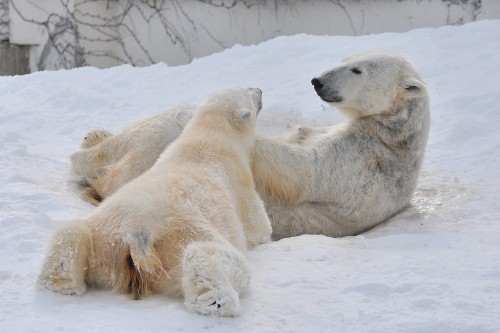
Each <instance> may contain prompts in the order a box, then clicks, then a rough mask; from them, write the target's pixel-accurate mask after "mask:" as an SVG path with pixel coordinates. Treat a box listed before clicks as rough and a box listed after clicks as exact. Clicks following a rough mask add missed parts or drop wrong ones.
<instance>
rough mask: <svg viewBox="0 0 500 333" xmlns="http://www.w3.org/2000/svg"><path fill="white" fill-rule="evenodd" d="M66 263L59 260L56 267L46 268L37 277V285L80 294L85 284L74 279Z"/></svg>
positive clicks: (60, 291)
mask: <svg viewBox="0 0 500 333" xmlns="http://www.w3.org/2000/svg"><path fill="white" fill-rule="evenodd" d="M67 266H68V265H67V264H66V263H64V262H61V263H60V264H59V266H58V267H52V268H47V267H45V269H44V271H43V272H42V274H40V276H39V277H38V286H39V287H40V288H44V289H48V290H51V291H54V292H57V293H60V294H64V295H82V294H83V293H84V292H85V289H86V285H85V283H84V282H83V281H77V279H74V278H73V276H72V275H71V273H70V272H69V270H68V267H67Z"/></svg>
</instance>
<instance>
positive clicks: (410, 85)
mask: <svg viewBox="0 0 500 333" xmlns="http://www.w3.org/2000/svg"><path fill="white" fill-rule="evenodd" d="M402 88H403V90H404V92H405V93H406V96H408V97H418V96H421V95H422V94H423V93H425V91H426V89H427V88H426V87H425V84H424V83H423V82H422V81H420V80H418V79H416V78H414V77H407V78H404V79H403V83H402Z"/></svg>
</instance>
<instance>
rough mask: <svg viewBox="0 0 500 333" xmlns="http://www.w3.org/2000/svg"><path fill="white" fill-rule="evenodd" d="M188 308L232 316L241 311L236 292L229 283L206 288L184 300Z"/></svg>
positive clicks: (200, 312)
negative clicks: (191, 299)
mask: <svg viewBox="0 0 500 333" xmlns="http://www.w3.org/2000/svg"><path fill="white" fill-rule="evenodd" d="M185 304H186V306H187V307H188V309H189V310H191V311H193V312H196V313H199V314H202V315H209V316H220V317H234V316H238V315H239V314H240V312H241V306H240V298H239V296H238V293H237V292H236V291H235V290H234V289H233V288H232V287H231V286H229V285H226V286H225V287H224V288H222V289H217V290H213V289H211V290H207V291H206V292H205V293H203V294H201V295H199V296H198V297H196V299H194V300H193V301H191V302H190V301H186V303H185Z"/></svg>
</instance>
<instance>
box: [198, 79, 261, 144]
mask: <svg viewBox="0 0 500 333" xmlns="http://www.w3.org/2000/svg"><path fill="white" fill-rule="evenodd" d="M261 109H262V91H261V90H260V89H259V88H248V89H242V90H225V91H221V92H219V93H216V94H215V95H212V96H211V97H209V98H208V99H207V100H205V101H204V102H203V103H202V104H201V106H200V117H199V118H200V123H203V124H204V127H217V128H220V129H226V130H229V131H231V132H232V133H233V134H236V135H238V136H241V137H248V138H249V139H250V140H253V138H254V136H255V121H256V119H257V114H258V113H259V111H260V110H261ZM228 134H229V133H228Z"/></svg>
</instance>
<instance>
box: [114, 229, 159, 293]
mask: <svg viewBox="0 0 500 333" xmlns="http://www.w3.org/2000/svg"><path fill="white" fill-rule="evenodd" d="M124 244H126V245H128V247H126V248H125V249H124V250H125V251H124V256H123V258H122V259H121V260H119V263H118V265H119V267H117V269H116V272H117V275H116V280H115V288H116V289H118V290H119V291H120V292H122V293H125V294H129V295H131V297H132V298H133V299H140V298H141V297H142V296H146V295H149V294H151V293H152V291H153V290H154V289H155V287H156V286H157V284H158V283H159V280H160V278H161V276H162V275H166V276H168V273H167V272H166V271H165V269H164V268H163V266H162V263H161V261H160V259H159V257H158V255H157V253H156V251H155V248H154V240H153V239H152V238H151V237H150V235H149V234H147V233H146V232H143V231H139V232H134V233H133V234H129V235H128V236H127V237H126V239H124Z"/></svg>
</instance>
